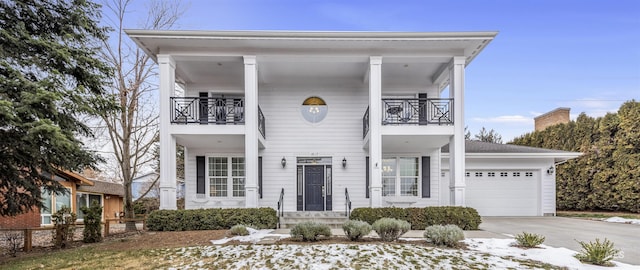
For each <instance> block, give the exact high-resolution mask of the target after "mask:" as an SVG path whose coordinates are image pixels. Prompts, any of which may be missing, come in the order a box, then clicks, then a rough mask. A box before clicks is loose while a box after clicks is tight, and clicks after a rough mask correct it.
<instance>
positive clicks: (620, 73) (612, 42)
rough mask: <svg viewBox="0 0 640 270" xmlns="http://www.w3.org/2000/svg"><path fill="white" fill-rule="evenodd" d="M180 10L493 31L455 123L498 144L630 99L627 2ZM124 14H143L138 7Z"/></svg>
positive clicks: (305, 25) (244, 2) (203, 22)
mask: <svg viewBox="0 0 640 270" xmlns="http://www.w3.org/2000/svg"><path fill="white" fill-rule="evenodd" d="M141 2H142V3H144V2H146V1H141ZM185 3H188V9H187V11H186V13H185V14H184V17H183V18H182V19H181V21H180V25H179V29H188V30H328V31H424V32H432V31H437V32H439V31H499V34H498V36H497V37H496V39H495V40H494V41H493V42H492V43H491V44H490V45H489V46H488V47H487V48H486V49H485V50H484V51H483V52H482V53H481V54H480V56H479V57H477V58H476V59H475V60H474V62H473V63H471V64H470V65H469V66H468V68H467V71H466V88H465V91H466V92H465V95H466V99H465V110H466V111H465V119H466V125H467V126H468V127H469V130H470V131H471V132H472V133H474V134H475V133H477V131H478V130H479V129H480V128H481V127H483V126H484V127H486V128H488V129H495V130H496V131H497V132H498V133H500V134H501V135H502V136H503V140H504V141H505V142H507V141H509V140H511V139H512V138H513V137H516V136H519V135H522V134H524V133H526V132H530V131H532V130H533V117H535V116H537V115H539V114H542V113H545V112H547V111H550V110H553V109H555V108H557V107H569V108H571V114H572V117H573V118H575V117H576V116H577V115H578V114H579V113H581V112H585V113H587V114H588V115H590V116H602V115H604V114H605V113H606V112H613V111H616V110H617V108H618V107H619V106H620V105H621V104H622V103H623V102H624V101H627V100H631V99H636V100H640V1H637V0H632V1H617V0H616V1H613V0H610V1H604V0H601V1H593V0H580V1H577V0H576V1H560V0H555V1H551V0H545V1H543V0H540V1H522V0H518V1H516V0H512V1H506V0H502V1H500V0H494V1H442V0H441V1H400V0H396V1H372V0H369V1H360V0H357V1H347V0H342V1H340V0H336V1H313V0H307V1H305V0H297V1H285V0H270V1H269V0H262V1H259V0H254V1H248V0H191V1H190V2H189V1H185ZM131 11H132V13H131V15H135V16H136V17H140V16H141V15H142V14H145V13H144V12H143V8H142V6H138V7H134V9H132V10H131ZM142 16H143V15H142ZM130 28H135V25H131V26H130Z"/></svg>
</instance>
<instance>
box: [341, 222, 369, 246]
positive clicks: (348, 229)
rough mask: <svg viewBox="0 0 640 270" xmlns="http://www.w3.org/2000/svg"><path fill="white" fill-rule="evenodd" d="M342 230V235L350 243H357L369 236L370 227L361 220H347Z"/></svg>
mask: <svg viewBox="0 0 640 270" xmlns="http://www.w3.org/2000/svg"><path fill="white" fill-rule="evenodd" d="M342 230H344V234H346V235H347V237H349V240H351V241H358V240H360V238H362V237H363V236H365V235H367V234H369V233H370V232H371V230H372V228H371V225H369V223H366V222H364V221H361V220H347V222H345V223H344V224H343V225H342Z"/></svg>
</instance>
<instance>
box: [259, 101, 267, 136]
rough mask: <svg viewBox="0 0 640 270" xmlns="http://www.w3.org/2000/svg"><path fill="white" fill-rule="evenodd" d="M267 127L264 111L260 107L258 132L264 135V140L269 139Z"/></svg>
mask: <svg viewBox="0 0 640 270" xmlns="http://www.w3.org/2000/svg"><path fill="white" fill-rule="evenodd" d="M266 127H267V126H266V125H265V119H264V114H262V109H260V106H258V131H259V132H260V134H262V138H265V139H266V138H267V135H266V134H267V133H266V130H265V129H266Z"/></svg>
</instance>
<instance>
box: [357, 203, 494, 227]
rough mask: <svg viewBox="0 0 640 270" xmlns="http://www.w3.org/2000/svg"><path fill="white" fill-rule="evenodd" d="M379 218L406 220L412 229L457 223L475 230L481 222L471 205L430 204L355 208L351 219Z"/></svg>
mask: <svg viewBox="0 0 640 270" xmlns="http://www.w3.org/2000/svg"><path fill="white" fill-rule="evenodd" d="M380 218H395V219H401V220H405V221H408V222H409V223H410V224H411V229H413V230H424V229H425V228H426V227H428V226H431V225H447V224H453V225H457V226H458V227H460V228H461V229H463V230H477V229H478V226H480V223H481V222H482V219H481V218H480V215H479V214H478V211H476V210H475V209H473V208H471V207H459V206H432V207H425V208H415V207H413V208H396V207H382V208H369V207H366V208H356V209H354V210H353V211H352V212H351V219H354V220H362V221H365V222H367V223H369V224H373V223H374V222H375V221H376V220H378V219H380Z"/></svg>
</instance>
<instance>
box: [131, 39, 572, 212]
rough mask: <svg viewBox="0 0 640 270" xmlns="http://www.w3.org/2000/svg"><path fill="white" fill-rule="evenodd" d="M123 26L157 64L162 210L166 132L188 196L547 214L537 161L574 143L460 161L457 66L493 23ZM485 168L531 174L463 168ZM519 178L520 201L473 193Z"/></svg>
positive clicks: (505, 192) (550, 160) (198, 203)
mask: <svg viewBox="0 0 640 270" xmlns="http://www.w3.org/2000/svg"><path fill="white" fill-rule="evenodd" d="M126 32H127V34H128V35H129V36H130V37H131V38H132V39H133V40H134V41H135V42H136V43H137V45H138V46H139V47H140V48H141V49H142V50H144V51H145V52H146V53H147V54H148V55H150V56H151V57H152V58H153V59H154V60H155V61H156V62H157V63H158V65H159V73H160V80H159V84H160V91H159V101H160V103H159V104H160V105H159V107H160V168H161V171H160V197H161V204H160V207H161V208H162V209H175V208H176V204H175V197H176V181H175V179H174V178H175V175H176V173H175V168H176V166H175V165H176V164H175V158H174V157H175V151H176V150H175V148H176V144H180V145H183V146H184V147H185V162H184V163H185V176H184V179H185V207H186V208H188V209H189V208H211V207H215V208H218V207H229V208H230V207H273V208H275V207H277V205H282V206H283V208H284V209H283V210H284V211H287V212H292V211H344V210H345V207H346V205H347V202H348V201H350V202H351V203H352V206H353V207H365V206H370V207H383V206H391V205H393V206H415V207H420V206H435V205H459V206H465V205H466V206H472V207H478V208H479V209H480V210H481V213H482V214H486V215H543V214H553V213H555V207H554V206H553V204H555V202H554V200H553V199H552V198H553V194H554V192H555V191H554V183H555V181H554V173H553V172H551V173H550V174H547V172H546V171H547V170H548V169H549V168H553V166H554V162H561V161H563V160H566V159H568V158H571V157H573V156H575V155H577V153H567V152H553V153H550V152H549V153H547V152H545V153H544V155H537V154H536V153H537V152H532V153H528V154H530V155H523V156H522V157H523V158H522V159H512V158H511V157H510V155H509V153H501V152H498V153H496V154H495V155H493V154H492V153H483V152H480V153H468V154H466V158H467V159H466V162H467V163H468V166H465V153H466V151H465V140H464V117H463V116H464V89H465V84H464V74H465V68H466V67H467V65H469V64H470V63H471V62H472V61H473V59H474V58H475V57H476V56H478V55H479V54H480V52H481V51H482V50H483V49H484V48H485V47H486V46H487V45H488V44H489V42H491V41H492V40H493V38H494V37H495V36H496V34H497V32H428V33H402V32H292V31H162V30H127V31H126ZM176 89H180V90H181V91H176ZM178 93H183V95H182V96H179V94H178ZM443 93H444V94H443ZM445 145H449V146H448V147H447V148H446V149H445V150H448V151H442V150H441V149H442V147H443V146H445ZM476 154H477V155H476ZM513 154H514V155H515V154H518V155H519V154H521V153H513ZM467 167H468V168H467ZM493 168H495V169H500V170H495V171H493ZM469 169H472V170H469ZM485 170H488V171H487V173H488V172H494V173H497V174H500V173H502V172H503V170H504V172H508V173H513V172H520V173H521V175H522V174H523V173H525V174H526V173H528V172H531V173H532V176H528V177H533V178H532V179H533V180H532V182H531V183H529V182H526V183H523V185H526V188H524V189H522V190H521V188H520V186H519V185H518V184H515V186H517V187H513V186H512V185H511V184H509V185H505V183H506V182H505V181H503V180H505V179H500V181H490V180H487V181H486V182H482V181H480V177H478V179H475V178H473V177H467V176H465V175H466V174H469V173H472V174H473V173H475V172H476V171H478V172H483V174H482V175H484V171H485ZM521 170H525V171H523V172H521ZM473 175H474V176H475V174H473ZM506 178H509V179H511V180H514V178H513V177H506ZM514 181H516V180H514ZM533 186H536V188H535V191H534V190H533V189H531V187H533ZM527 190H528V191H531V192H534V193H532V194H533V195H532V196H529V197H526V198H529V199H530V200H531V201H530V204H531V205H528V206H522V209H524V208H526V211H523V212H519V211H515V210H514V211H512V210H510V209H508V208H507V207H503V208H501V209H502V210H494V209H493V207H494V206H495V205H494V204H492V203H488V202H484V201H483V198H487V197H489V196H491V197H492V198H493V197H495V198H498V197H501V198H503V199H504V201H501V203H508V204H511V202H510V200H518V199H520V198H521V196H520V193H519V192H524V191H527ZM494 195H497V196H494ZM527 207H530V209H529V208H527ZM484 209H486V210H484ZM534 209H535V210H534ZM503 211H504V212H503Z"/></svg>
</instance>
